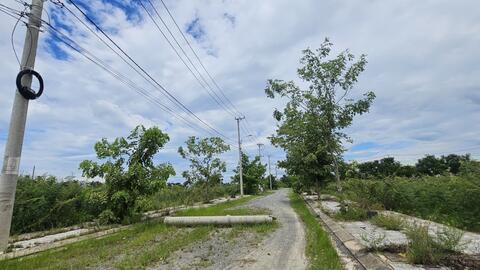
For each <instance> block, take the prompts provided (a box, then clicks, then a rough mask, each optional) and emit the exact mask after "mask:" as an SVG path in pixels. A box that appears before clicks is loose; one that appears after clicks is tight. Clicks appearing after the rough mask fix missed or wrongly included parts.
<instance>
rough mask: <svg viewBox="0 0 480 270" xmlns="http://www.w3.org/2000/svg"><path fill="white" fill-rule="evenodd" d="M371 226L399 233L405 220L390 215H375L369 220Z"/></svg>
mask: <svg viewBox="0 0 480 270" xmlns="http://www.w3.org/2000/svg"><path fill="white" fill-rule="evenodd" d="M370 221H371V222H372V223H373V224H375V225H377V226H379V227H382V228H385V229H387V230H392V231H400V230H402V229H404V227H405V220H404V219H403V218H400V217H396V216H392V215H376V216H374V217H373V218H372V219H371V220H370Z"/></svg>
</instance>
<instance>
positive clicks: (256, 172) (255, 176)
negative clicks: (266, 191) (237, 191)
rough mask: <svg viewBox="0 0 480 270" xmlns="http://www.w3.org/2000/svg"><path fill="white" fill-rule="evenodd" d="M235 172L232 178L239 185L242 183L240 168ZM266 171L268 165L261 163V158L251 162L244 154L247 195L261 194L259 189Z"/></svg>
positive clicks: (244, 179)
mask: <svg viewBox="0 0 480 270" xmlns="http://www.w3.org/2000/svg"><path fill="white" fill-rule="evenodd" d="M233 171H234V172H235V175H234V176H232V182H233V183H237V184H238V183H239V182H240V175H239V168H238V166H237V168H236V169H235V170H233ZM266 171H267V165H265V164H262V163H261V162H260V157H259V156H256V157H255V158H254V159H253V160H250V159H249V158H248V156H247V155H246V154H244V153H242V173H243V188H244V191H245V194H257V193H258V192H259V187H260V185H261V183H262V179H264V176H265V172H266Z"/></svg>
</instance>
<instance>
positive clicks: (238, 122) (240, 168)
mask: <svg viewBox="0 0 480 270" xmlns="http://www.w3.org/2000/svg"><path fill="white" fill-rule="evenodd" d="M243 119H245V116H243V117H235V120H237V132H238V172H239V174H240V196H243V168H242V141H241V140H240V120H243Z"/></svg>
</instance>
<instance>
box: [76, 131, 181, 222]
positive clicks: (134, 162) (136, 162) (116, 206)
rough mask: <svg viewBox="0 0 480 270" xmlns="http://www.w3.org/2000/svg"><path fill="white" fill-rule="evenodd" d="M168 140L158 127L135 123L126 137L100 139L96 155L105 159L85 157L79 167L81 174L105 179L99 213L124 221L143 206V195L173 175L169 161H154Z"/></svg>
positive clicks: (147, 194) (164, 183) (155, 189)
mask: <svg viewBox="0 0 480 270" xmlns="http://www.w3.org/2000/svg"><path fill="white" fill-rule="evenodd" d="M168 140H169V137H168V135H167V134H166V133H163V132H162V131H161V130H160V129H159V128H157V127H152V128H148V129H147V128H145V127H144V126H137V127H136V128H135V129H134V130H133V131H132V132H131V133H130V135H129V136H128V137H127V138H123V137H120V138H116V139H115V140H113V141H112V142H109V141H108V140H107V139H105V138H103V139H101V140H100V141H98V142H97V143H96V144H95V152H96V154H97V158H98V159H99V160H101V161H104V162H103V163H98V162H95V161H91V160H84V161H82V162H81V163H80V169H81V170H82V171H83V176H86V177H90V178H93V177H97V176H98V177H101V178H103V179H105V184H106V189H105V192H106V198H107V204H106V205H107V206H108V209H107V210H105V211H104V213H102V214H101V215H102V216H104V217H106V218H108V219H110V221H123V220H125V219H126V218H128V217H131V216H133V215H134V214H137V213H138V212H140V211H142V210H143V208H144V207H145V205H144V204H145V203H146V202H147V199H146V197H147V196H149V195H152V194H154V193H155V192H157V191H158V190H159V189H161V188H162V187H164V186H165V185H166V181H167V179H168V177H169V176H171V175H175V171H174V169H173V167H172V166H171V165H170V164H166V163H161V164H158V165H155V164H154V162H153V158H154V156H155V155H156V154H157V153H158V151H159V150H160V149H161V148H163V147H164V145H165V144H166V143H167V142H168Z"/></svg>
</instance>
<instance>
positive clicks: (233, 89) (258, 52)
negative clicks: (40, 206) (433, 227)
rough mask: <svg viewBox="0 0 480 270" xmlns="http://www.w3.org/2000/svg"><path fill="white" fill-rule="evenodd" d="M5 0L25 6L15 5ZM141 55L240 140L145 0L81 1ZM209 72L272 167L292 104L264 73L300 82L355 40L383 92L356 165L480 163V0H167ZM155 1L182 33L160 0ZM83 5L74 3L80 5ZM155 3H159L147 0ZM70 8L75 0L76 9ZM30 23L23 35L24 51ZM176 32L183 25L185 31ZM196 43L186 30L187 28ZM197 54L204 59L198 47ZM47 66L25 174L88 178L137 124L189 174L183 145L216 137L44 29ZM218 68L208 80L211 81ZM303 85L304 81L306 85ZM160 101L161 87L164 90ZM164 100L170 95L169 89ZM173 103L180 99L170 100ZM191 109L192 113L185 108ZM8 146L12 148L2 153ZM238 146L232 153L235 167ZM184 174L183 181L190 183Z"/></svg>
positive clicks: (365, 77)
mask: <svg viewBox="0 0 480 270" xmlns="http://www.w3.org/2000/svg"><path fill="white" fill-rule="evenodd" d="M3 2H5V3H4V4H6V5H9V6H11V7H14V8H18V9H20V5H19V4H18V3H17V2H15V1H14V0H4V1H3ZM78 2H80V6H81V7H82V8H84V10H85V12H86V13H87V14H89V16H91V17H92V18H93V19H94V20H95V22H97V23H98V24H100V25H101V26H102V27H103V28H105V29H106V30H107V31H108V33H109V34H110V35H111V36H112V38H113V39H114V40H115V41H116V42H118V44H119V45H120V46H122V48H124V49H125V50H126V51H127V52H128V53H129V54H130V55H131V56H132V57H133V58H134V59H135V60H136V61H138V62H139V63H140V64H141V65H142V66H143V67H145V68H146V69H147V70H148V71H149V72H150V73H151V74H153V75H154V77H155V78H156V79H157V80H158V81H160V82H161V83H162V85H164V86H165V87H167V88H168V89H169V90H170V91H171V92H172V93H173V94H174V95H175V96H176V97H177V98H178V99H179V100H181V101H182V102H183V103H184V104H186V105H187V106H188V107H189V108H191V109H192V110H193V111H194V112H195V113H196V114H197V115H199V116H200V117H201V118H202V119H204V120H205V121H207V122H208V123H210V124H211V125H212V126H215V128H217V129H218V130H220V131H221V132H222V133H224V134H226V135H227V137H229V138H230V140H231V141H233V142H234V141H235V140H236V123H235V120H234V119H233V117H232V116H231V115H230V114H228V113H227V112H225V110H224V109H223V108H221V107H219V106H218V104H216V103H215V102H214V100H213V99H212V98H210V96H209V95H208V94H207V92H205V90H204V89H202V88H201V87H199V85H198V83H197V82H196V81H195V79H194V78H193V76H192V75H191V74H190V73H189V71H188V70H187V69H186V68H185V66H183V64H182V63H181V62H180V60H179V59H178V57H177V56H176V54H175V53H174V51H173V50H172V49H171V48H170V47H169V45H168V43H167V42H166V41H165V40H164V39H163V37H162V36H161V35H160V33H159V32H158V30H157V29H156V28H155V25H154V24H153V23H152V22H151V21H150V19H149V18H148V16H146V14H144V11H143V10H142V9H139V7H138V6H137V4H136V3H135V1H119V0H111V1H88V0H81V1H80V0H78ZM165 2H166V4H167V5H168V7H169V8H170V10H171V12H172V14H173V15H174V16H175V17H176V19H177V22H178V23H179V26H180V27H181V28H182V30H183V32H184V33H185V34H186V36H187V38H188V39H189V41H190V43H191V44H192V46H193V47H194V48H195V50H196V52H197V53H198V55H199V57H200V58H201V59H202V61H203V63H204V64H205V66H206V67H207V68H208V70H209V72H210V73H211V74H212V75H213V76H214V77H215V79H216V81H217V82H218V83H219V84H220V86H221V87H222V89H223V90H224V92H225V94H226V95H227V96H228V97H229V98H230V99H231V100H232V102H233V103H234V104H235V106H236V107H237V108H239V110H240V111H242V112H243V113H244V114H245V116H246V117H247V118H248V123H249V125H248V129H249V130H248V131H247V130H246V128H245V127H244V128H243V129H242V132H243V135H247V134H248V133H253V135H255V136H254V139H251V138H244V147H245V150H246V151H247V153H248V154H249V155H251V156H253V155H255V154H256V153H257V146H256V144H257V143H264V144H265V149H264V150H263V152H264V154H265V155H267V154H270V155H272V161H277V160H279V159H281V158H282V157H283V152H282V151H281V150H280V149H275V148H274V147H272V146H271V145H269V142H268V139H267V137H268V136H269V135H271V134H272V133H273V132H274V130H275V121H274V120H273V118H272V116H271V113H272V111H273V109H274V108H282V106H283V105H284V104H285V100H270V99H267V98H266V97H265V94H264V93H263V89H264V87H265V85H266V80H267V79H271V78H278V79H284V80H296V81H298V79H297V76H296V74H295V73H296V69H297V68H298V66H299V63H298V59H299V58H300V56H301V50H302V49H305V48H307V47H311V48H315V47H318V46H319V44H320V43H321V42H322V41H323V39H324V38H325V37H330V39H331V41H332V42H333V43H334V44H335V50H336V52H338V51H340V50H343V49H346V48H349V49H350V50H351V51H352V52H353V53H354V54H356V55H359V54H361V53H366V54H367V55H368V57H367V58H368V61H369V63H368V65H367V69H366V71H365V72H364V74H362V76H361V77H360V80H359V82H358V85H357V86H358V87H357V88H356V89H355V90H354V92H353V95H354V96H355V95H357V94H361V93H363V92H365V91H367V90H372V91H374V92H375V93H376V94H377V99H376V100H375V103H374V105H373V107H372V109H371V111H370V113H369V114H367V115H363V116H360V117H358V118H356V119H355V123H354V125H353V126H352V127H350V128H349V129H348V130H347V133H348V134H349V135H350V137H351V138H352V139H353V144H349V143H347V144H346V145H345V146H346V148H347V149H348V151H347V152H346V154H345V158H346V159H347V160H358V161H366V160H373V159H378V158H382V157H386V156H393V157H396V158H397V159H399V160H401V161H402V162H405V163H412V162H414V160H415V159H417V158H419V157H422V156H423V155H424V154H426V153H436V154H445V153H451V152H453V153H465V152H470V153H472V154H473V155H474V156H476V157H478V156H479V153H480V139H479V136H478V133H479V131H480V125H476V124H475V123H476V121H478V119H480V89H479V88H480V76H478V74H479V72H480V66H479V64H478V63H480V51H479V50H480V49H479V48H478V44H480V35H478V33H479V31H480V18H479V17H478V12H476V11H478V9H479V8H480V3H478V2H477V1H474V0H469V1H467V0H462V1H455V2H452V1H447V0H440V1H433V0H429V1H421V2H419V1H414V0H409V1H396V2H393V1H380V0H373V1H363V0H350V1H334V0H322V1H314V0H302V1H295V2H292V1H288V0H270V1H261V2H255V3H253V4H252V2H251V1H231V0H227V1H207V0H205V1H186V0H181V1H165ZM153 3H154V5H155V6H156V7H157V9H158V11H159V12H160V14H161V15H162V18H164V19H165V21H166V22H167V24H168V25H169V27H170V28H171V29H172V31H173V30H175V26H174V25H173V23H172V21H170V20H169V18H168V16H167V14H166V12H165V9H164V8H163V6H162V4H161V2H159V1H157V0H155V1H153ZM69 7H71V6H69ZM147 7H148V5H147ZM71 8H72V7H71ZM46 9H47V10H48V11H49V14H50V15H51V19H52V21H53V22H54V24H55V25H56V26H57V27H59V28H61V29H63V31H65V33H66V34H68V36H69V37H70V38H72V39H74V40H75V41H77V42H78V43H80V45H81V46H82V47H84V48H86V49H88V50H89V51H91V52H93V53H94V54H95V55H96V56H97V57H99V58H100V59H102V60H103V61H105V62H107V63H108V64H109V65H111V66H112V67H114V68H115V69H116V70H118V71H120V72H122V73H123V74H126V75H127V76H128V77H129V78H130V79H131V80H132V81H134V82H135V83H137V84H139V85H141V86H142V87H144V88H145V89H149V90H150V91H153V89H151V86H150V85H149V84H148V83H146V82H145V81H144V80H143V79H142V78H141V77H139V76H138V75H136V74H135V73H133V72H132V70H131V69H130V68H129V67H128V66H127V65H125V63H123V62H122V61H121V60H120V59H119V58H118V57H117V56H116V55H115V54H113V53H112V52H110V51H109V50H108V49H107V48H106V47H105V46H104V45H103V44H102V43H101V42H99V41H98V39H97V38H96V37H95V36H94V35H92V34H91V33H90V32H88V31H87V30H86V29H85V28H83V26H82V25H81V24H79V23H78V22H77V21H75V19H74V18H73V17H72V16H70V15H69V14H67V13H66V12H65V11H64V10H60V9H59V8H57V7H56V6H54V5H53V4H51V3H50V2H46ZM0 20H1V24H0V57H2V59H3V63H4V64H2V65H0V82H2V85H5V86H8V85H10V87H3V88H1V89H0V91H1V98H0V150H3V149H4V144H5V140H6V133H7V128H8V121H9V117H10V111H11V104H12V101H13V93H14V92H13V90H14V84H13V83H12V81H13V80H12V78H14V77H15V75H16V73H17V71H18V66H17V64H16V60H15V58H14V56H13V53H12V50H11V48H10V46H11V45H10V32H11V28H12V27H13V24H14V23H15V21H14V20H13V19H11V18H9V17H6V16H4V15H2V16H0ZM24 31H25V28H24V27H19V29H18V31H17V32H16V35H15V45H16V47H17V51H21V49H20V48H21V47H22V46H23V36H24ZM177 34H178V33H177ZM177 39H178V40H179V41H180V43H181V44H182V46H184V48H185V49H188V47H186V44H185V43H184V41H183V39H182V38H181V36H179V35H177ZM191 57H192V59H194V58H193V55H191ZM36 69H37V70H38V71H39V72H40V73H41V74H42V75H43V77H44V79H45V82H46V89H45V94H44V96H42V98H41V99H39V100H38V101H34V102H32V103H31V105H30V110H29V116H28V123H27V132H26V136H25V144H24V148H23V149H24V150H23V157H22V162H21V171H23V172H25V173H27V172H30V171H31V168H32V167H33V166H34V165H35V166H36V168H37V172H38V173H49V174H54V175H57V176H60V177H62V176H67V175H71V174H73V175H77V176H78V175H80V172H79V171H78V164H79V162H80V161H82V160H83V159H91V158H94V153H93V144H94V143H95V141H96V140H98V139H99V138H101V137H106V138H110V139H111V138H115V137H118V136H126V135H128V132H129V130H131V129H132V128H133V127H134V126H136V125H138V124H144V125H146V126H153V125H158V126H160V127H161V128H162V129H163V130H164V131H166V132H167V133H169V134H170V137H171V138H172V139H171V141H170V142H169V143H168V144H167V146H166V148H165V150H163V151H162V152H161V153H160V154H159V155H158V161H163V162H170V163H172V164H173V165H174V167H175V168H176V170H177V173H178V175H180V172H181V171H182V170H183V169H185V168H186V167H187V166H188V164H187V163H185V162H184V161H182V160H181V159H180V157H179V156H178V154H177V153H176V149H177V148H178V146H180V145H182V143H183V142H184V141H185V140H186V139H187V137H188V136H191V135H196V136H206V135H207V134H205V133H202V132H201V131H198V130H192V129H191V128H190V127H188V126H186V125H185V124H182V123H181V122H179V121H178V120H177V119H175V118H172V117H171V116H169V115H168V114H165V113H164V112H163V111H161V110H159V109H158V108H157V107H155V106H153V105H152V104H151V103H149V102H148V101H146V100H145V99H144V98H142V97H141V96H140V95H138V94H137V93H135V92H134V91H132V90H131V89H129V88H126V87H125V86H124V85H122V84H120V83H119V82H118V81H116V80H115V79H114V78H113V77H111V76H110V75H109V74H107V73H105V72H103V71H102V70H101V69H99V68H97V67H96V66H94V65H92V64H91V63H90V62H88V61H87V60H85V59H84V58H82V57H81V56H79V55H78V54H76V53H75V52H72V51H71V50H70V49H69V48H67V47H65V45H63V44H61V43H59V42H58V41H57V40H56V39H54V38H53V37H52V36H50V35H49V34H48V33H42V34H41V39H40V45H39V50H38V58H37V66H36ZM205 76H206V75H205ZM299 83H300V84H301V82H299ZM155 95H156V94H155ZM158 97H162V96H160V95H159V96H158ZM165 104H167V105H169V106H171V107H173V105H172V104H171V103H168V101H166V100H165ZM179 113H180V112H179ZM2 153H3V152H2ZM237 155H238V154H237V152H235V151H230V152H228V153H226V154H225V155H224V156H223V158H225V159H226V160H227V165H228V169H229V172H228V173H227V174H226V178H228V177H229V175H230V174H231V169H233V168H234V167H235V165H236V162H237ZM175 180H176V181H178V180H180V179H179V178H178V177H177V178H176V179H175Z"/></svg>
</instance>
